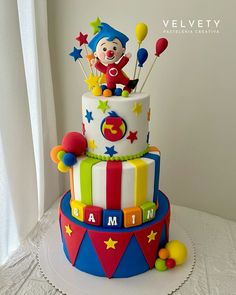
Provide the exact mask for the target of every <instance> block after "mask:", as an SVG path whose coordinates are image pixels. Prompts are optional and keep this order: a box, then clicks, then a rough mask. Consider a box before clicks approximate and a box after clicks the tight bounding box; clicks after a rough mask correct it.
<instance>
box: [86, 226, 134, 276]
mask: <svg viewBox="0 0 236 295" xmlns="http://www.w3.org/2000/svg"><path fill="white" fill-rule="evenodd" d="M88 234H89V237H90V239H91V241H92V243H93V246H94V248H95V250H96V253H97V255H98V258H99V260H100V262H101V265H102V267H103V269H104V272H105V273H106V276H107V277H108V278H111V277H112V275H113V273H114V272H115V270H116V268H117V266H118V265H119V262H120V260H121V257H122V256H123V254H124V252H125V250H126V248H127V246H128V244H129V241H130V238H131V236H132V233H130V232H127V233H124V232H123V233H114V232H104V233H101V232H97V231H93V230H89V231H88Z"/></svg>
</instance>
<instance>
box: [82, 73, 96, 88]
mask: <svg viewBox="0 0 236 295" xmlns="http://www.w3.org/2000/svg"><path fill="white" fill-rule="evenodd" d="M98 80H99V76H94V75H93V74H92V73H90V75H89V77H88V78H87V79H86V80H85V82H86V83H87V84H88V89H92V88H93V87H96V86H99V83H98Z"/></svg>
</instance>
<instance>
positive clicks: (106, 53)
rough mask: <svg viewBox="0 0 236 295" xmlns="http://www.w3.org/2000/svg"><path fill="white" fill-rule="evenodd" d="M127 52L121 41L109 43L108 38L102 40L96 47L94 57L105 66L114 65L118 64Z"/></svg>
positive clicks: (115, 40) (116, 40)
mask: <svg viewBox="0 0 236 295" xmlns="http://www.w3.org/2000/svg"><path fill="white" fill-rule="evenodd" d="M124 52H125V48H123V46H122V44H121V42H120V40H119V39H116V38H115V39H114V40H112V41H108V40H107V38H102V39H101V40H100V41H99V42H98V44H97V47H96V52H94V56H95V57H97V58H99V60H100V61H101V62H102V63H104V64H112V63H115V62H117V61H118V60H119V59H120V58H121V57H122V55H123V54H124Z"/></svg>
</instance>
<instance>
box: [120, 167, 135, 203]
mask: <svg viewBox="0 0 236 295" xmlns="http://www.w3.org/2000/svg"><path fill="white" fill-rule="evenodd" d="M134 182H135V169H134V166H133V165H132V164H130V163H129V162H122V188H121V208H129V207H134V198H135V195H134Z"/></svg>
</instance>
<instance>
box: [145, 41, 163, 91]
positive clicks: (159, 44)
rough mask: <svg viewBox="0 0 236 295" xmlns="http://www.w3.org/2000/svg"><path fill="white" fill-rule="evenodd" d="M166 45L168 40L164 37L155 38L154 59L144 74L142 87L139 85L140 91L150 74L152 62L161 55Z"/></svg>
mask: <svg viewBox="0 0 236 295" xmlns="http://www.w3.org/2000/svg"><path fill="white" fill-rule="evenodd" d="M167 46H168V41H167V39H165V38H160V39H158V40H157V42H156V53H155V58H154V61H153V63H152V65H151V67H150V69H149V71H148V74H147V76H146V78H145V80H144V82H143V85H142V87H141V89H140V92H142V90H143V87H144V85H145V84H146V82H147V79H148V77H149V76H150V74H151V71H152V69H153V67H154V64H155V62H156V61H157V58H158V57H159V56H160V55H161V53H162V52H163V51H165V50H166V48H167Z"/></svg>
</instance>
